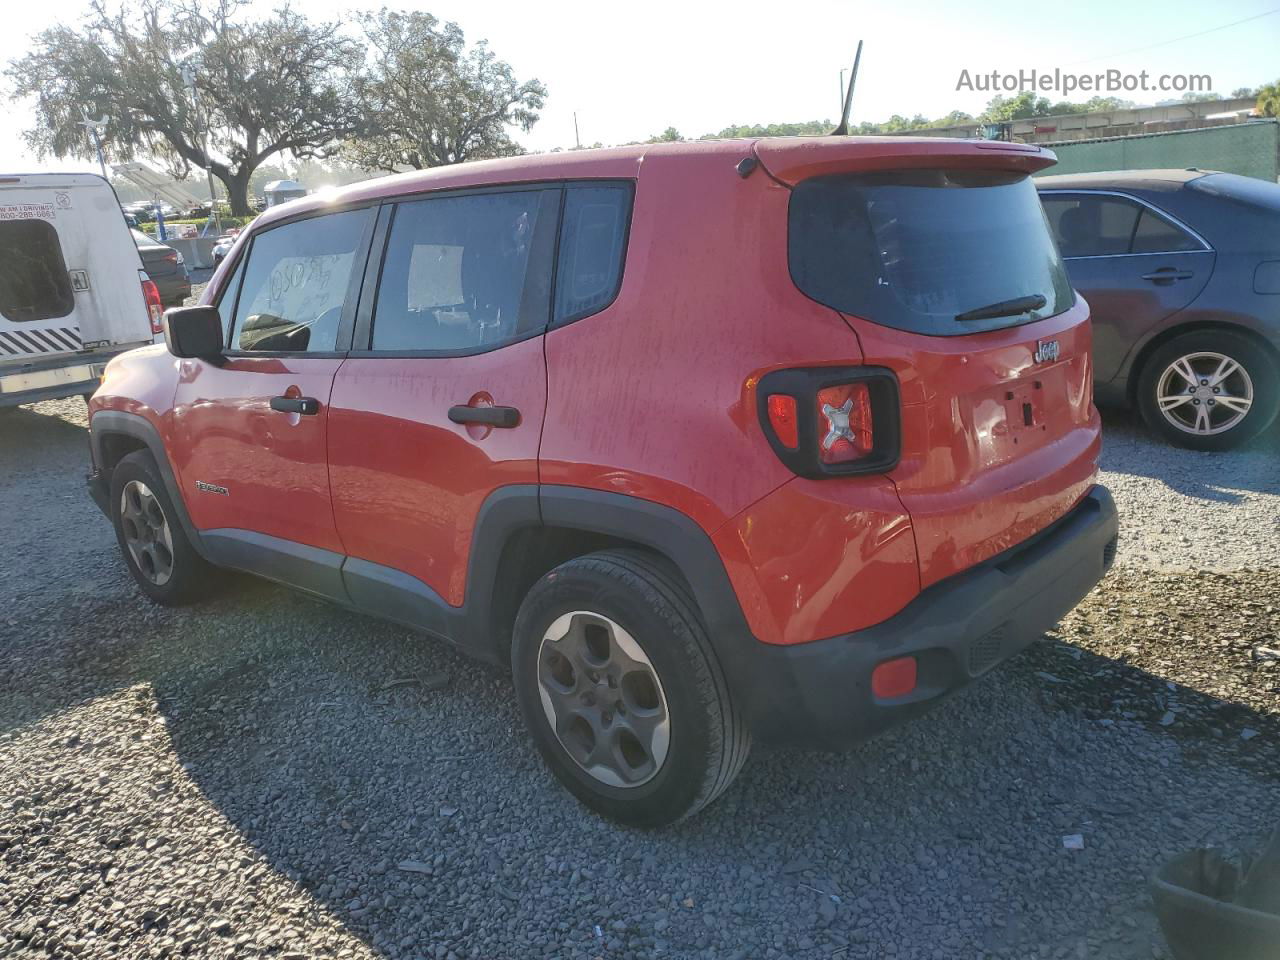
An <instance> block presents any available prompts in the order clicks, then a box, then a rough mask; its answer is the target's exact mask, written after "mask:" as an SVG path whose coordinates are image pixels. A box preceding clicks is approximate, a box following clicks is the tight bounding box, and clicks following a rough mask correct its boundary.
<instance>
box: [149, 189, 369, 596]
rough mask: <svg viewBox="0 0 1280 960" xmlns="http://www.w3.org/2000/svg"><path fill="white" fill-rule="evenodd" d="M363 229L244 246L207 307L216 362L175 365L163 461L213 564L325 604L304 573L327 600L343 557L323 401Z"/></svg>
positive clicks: (363, 219) (341, 342) (265, 237)
mask: <svg viewBox="0 0 1280 960" xmlns="http://www.w3.org/2000/svg"><path fill="white" fill-rule="evenodd" d="M375 217H376V209H374V208H364V209H356V210H346V211H341V212H336V213H329V214H324V215H321V216H314V217H309V218H306V219H302V220H296V221H291V222H287V223H285V224H282V225H280V226H276V227H271V228H268V229H266V230H264V231H263V232H261V233H258V234H255V236H254V237H253V239H252V242H251V244H250V245H249V247H248V249H247V250H246V251H245V252H244V253H243V254H242V255H241V256H240V258H239V263H238V265H237V266H236V268H235V270H234V273H233V275H232V278H231V280H230V282H229V283H228V284H227V286H226V287H225V288H224V292H223V294H222V296H221V299H220V301H219V302H218V304H217V306H218V308H219V311H220V312H221V314H222V318H223V324H224V327H225V328H226V329H227V337H228V340H227V344H228V348H227V353H226V357H225V359H224V360H223V361H222V362H220V363H209V362H206V361H203V360H180V361H178V363H180V364H181V369H180V372H179V384H178V389H177V394H176V397H175V402H174V416H173V425H174V427H173V430H174V438H173V450H174V453H175V459H176V461H177V463H176V466H177V469H178V472H179V475H180V477H181V482H182V486H183V496H184V499H185V500H186V502H187V504H188V507H189V510H190V514H191V518H192V522H193V523H194V524H195V526H196V527H197V528H198V529H199V530H201V531H203V532H204V534H205V536H204V537H203V539H204V541H205V542H206V543H207V544H208V545H209V547H210V550H211V552H214V553H215V554H217V557H216V558H217V559H221V560H222V561H223V562H226V563H228V564H230V565H233V566H238V567H242V568H248V569H253V570H256V571H257V572H263V573H265V574H266V575H267V576H274V577H276V578H277V579H282V580H288V581H290V582H295V583H297V585H299V586H304V587H308V586H310V587H313V588H315V589H317V591H318V592H322V593H329V592H333V591H332V590H329V589H326V588H325V586H324V584H321V583H319V582H315V583H313V582H311V581H310V580H308V579H307V578H308V576H309V574H308V569H309V568H310V567H313V566H318V567H324V568H326V569H327V571H328V572H327V573H326V574H325V575H324V578H325V579H326V580H327V584H328V586H329V587H332V586H334V584H335V583H336V582H339V581H340V578H339V577H338V574H337V568H338V561H337V559H335V558H340V556H341V554H342V552H343V551H342V542H341V540H340V539H339V537H338V532H337V529H336V527H335V525H334V521H333V508H332V500H331V497H330V493H329V476H328V467H327V462H326V456H327V447H328V431H329V399H330V393H331V391H332V387H333V378H334V374H335V373H336V372H337V370H338V368H339V366H340V365H341V364H342V360H343V357H345V356H346V351H347V349H348V348H349V345H350V340H351V330H352V328H353V325H354V316H355V304H356V299H357V296H358V293H359V285H360V282H361V279H362V276H363V272H364V268H365V262H366V259H367V256H368V246H369V242H370V237H371V235H372V228H373V223H374V219H375ZM317 551H318V552H317ZM288 557H292V558H294V560H295V561H296V562H295V565H294V567H292V568H287V567H283V566H281V564H282V563H283V562H284V558H288Z"/></svg>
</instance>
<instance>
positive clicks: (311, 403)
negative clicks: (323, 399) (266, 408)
mask: <svg viewBox="0 0 1280 960" xmlns="http://www.w3.org/2000/svg"><path fill="white" fill-rule="evenodd" d="M271 409H272V410H276V411H278V412H280V413H300V414H302V415H303V416H304V417H314V416H315V415H316V414H317V413H319V412H320V401H319V400H317V399H316V398H315V397H272V398H271Z"/></svg>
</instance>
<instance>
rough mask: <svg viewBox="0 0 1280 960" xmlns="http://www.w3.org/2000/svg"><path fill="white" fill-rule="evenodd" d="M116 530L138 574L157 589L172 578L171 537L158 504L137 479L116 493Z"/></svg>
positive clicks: (149, 490)
mask: <svg viewBox="0 0 1280 960" xmlns="http://www.w3.org/2000/svg"><path fill="white" fill-rule="evenodd" d="M120 527H121V529H122V530H123V531H124V542H125V546H127V547H128V548H129V555H130V556H131V557H133V562H134V564H135V565H136V566H137V568H138V570H139V571H141V573H142V575H143V576H144V577H146V578H147V580H149V581H150V582H151V583H153V584H155V585H156V586H157V587H162V586H164V585H165V584H166V583H168V582H169V578H170V577H172V576H173V535H172V533H171V532H170V530H169V520H168V518H167V517H166V516H165V515H164V508H163V507H161V506H160V501H159V500H157V499H156V495H155V494H154V493H152V492H151V488H150V487H148V486H147V485H146V484H145V483H143V482H142V481H141V480H130V481H129V482H128V483H126V484H125V485H124V489H122V490H121V491H120Z"/></svg>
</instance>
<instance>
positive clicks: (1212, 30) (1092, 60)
mask: <svg viewBox="0 0 1280 960" xmlns="http://www.w3.org/2000/svg"><path fill="white" fill-rule="evenodd" d="M1273 13H1280V7H1276V8H1275V9H1274V10H1267V11H1266V12H1264V13H1257V14H1254V15H1253V16H1252V17H1245V18H1244V19H1243V20H1233V21H1232V22H1231V23H1224V24H1222V25H1221V26H1217V27H1210V28H1209V29H1208V30H1201V31H1199V32H1198V33H1188V34H1187V35H1186V36H1183V37H1174V38H1173V39H1171V40H1161V41H1160V42H1159V43H1151V44H1148V45H1147V46H1145V47H1135V48H1134V49H1133V50H1121V51H1119V52H1118V53H1105V54H1103V55H1102V56H1100V57H1089V58H1088V59H1087V60H1075V61H1073V62H1071V63H1067V64H1064V66H1067V67H1074V66H1078V65H1079V64H1082V63H1095V62H1097V61H1098V60H1110V59H1111V58H1112V57H1125V56H1128V55H1129V54H1131V53H1142V52H1143V51H1145V50H1154V49H1155V48H1156V47H1167V46H1168V45H1169V44H1171V43H1180V42H1182V41H1183V40H1191V39H1193V38H1195V37H1203V36H1204V35H1205V34H1207V33H1217V32H1218V31H1219V30H1226V29H1228V28H1229V27H1238V26H1240V24H1242V23H1249V22H1250V21H1252V20H1261V19H1262V18H1263V17H1269V16H1271V15H1272V14H1273Z"/></svg>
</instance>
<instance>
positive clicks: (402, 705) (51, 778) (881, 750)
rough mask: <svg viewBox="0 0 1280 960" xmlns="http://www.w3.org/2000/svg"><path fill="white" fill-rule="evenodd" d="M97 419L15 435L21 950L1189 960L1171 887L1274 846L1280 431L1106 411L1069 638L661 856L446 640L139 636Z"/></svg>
mask: <svg viewBox="0 0 1280 960" xmlns="http://www.w3.org/2000/svg"><path fill="white" fill-rule="evenodd" d="M84 421H85V415H84V404H83V402H82V401H81V400H79V399H71V400H65V401H51V402H47V403H42V404H37V405H34V406H32V407H30V408H23V409H19V410H14V411H4V412H0V451H2V452H3V454H2V455H0V518H3V519H0V537H2V538H3V542H4V543H5V546H6V549H5V550H4V551H3V553H0V691H3V693H0V955H6V956H7V955H10V954H15V953H21V952H22V951H24V950H25V951H28V952H30V953H32V954H33V955H34V954H41V953H43V954H46V955H51V956H71V955H74V956H78V957H82V958H109V957H120V956H127V957H130V958H159V957H175V956H181V955H187V956H199V957H211V958H219V960H221V958H231V957H236V958H242V957H264V958H265V957H291V958H294V960H301V958H303V957H306V958H345V960H365V958H374V957H377V958H391V960H418V958H428V957H430V958H440V960H448V958H450V957H455V958H459V960H461V958H485V960H506V958H511V960H524V958H534V957H548V958H570V960H577V958H582V960H588V958H596V957H603V958H609V957H620V958H630V957H634V958H641V957H643V958H648V957H678V958H684V957H732V956H738V957H753V958H755V957H769V958H781V957H796V958H800V957H839V958H854V957H893V958H900V960H907V958H932V957H943V958H953V957H1007V958H1018V960H1022V958H1026V957H1034V956H1042V957H1070V958H1076V957H1083V956H1087V957H1090V958H1091V960H1092V958H1101V960H1131V958H1133V957H1139V956H1153V957H1161V956H1167V955H1168V951H1167V947H1166V946H1165V944H1164V943H1163V941H1162V940H1161V938H1160V936H1159V933H1158V931H1157V928H1156V922H1155V919H1154V916H1153V914H1152V911H1151V905H1150V898H1149V894H1148V891H1147V882H1148V879H1149V877H1150V874H1151V872H1152V871H1153V870H1154V869H1155V868H1156V867H1157V866H1158V865H1159V864H1160V863H1161V862H1162V861H1163V860H1164V859H1166V858H1167V857H1169V856H1171V855H1173V854H1175V853H1178V852H1180V851H1182V850H1184V849H1187V848H1189V847H1192V846H1195V845H1197V844H1200V843H1223V844H1227V845H1231V846H1236V847H1245V848H1248V847H1249V846H1256V844H1257V842H1258V841H1259V840H1260V839H1261V838H1262V837H1263V836H1264V834H1265V833H1266V832H1267V831H1268V830H1269V829H1270V827H1271V826H1272V825H1273V820H1274V811H1275V802H1274V797H1275V794H1276V788H1277V781H1278V780H1280V758H1278V756H1277V743H1278V742H1280V666H1278V665H1277V663H1276V661H1274V660H1268V659H1266V658H1262V659H1259V658H1256V657H1254V656H1253V651H1254V650H1255V649H1257V648H1259V647H1265V648H1270V649H1277V648H1280V542H1278V541H1280V536H1277V532H1278V531H1280V526H1278V525H1280V488H1278V486H1277V484H1278V483H1280V444H1278V443H1277V437H1276V431H1272V432H1271V433H1270V434H1269V435H1268V436H1267V437H1265V438H1263V439H1261V440H1259V441H1258V442H1256V443H1255V444H1254V445H1253V446H1252V447H1251V448H1250V449H1247V450H1244V451H1239V452H1235V453H1229V454H1225V455H1215V456H1207V455H1205V456H1201V455H1198V454H1189V453H1187V452H1185V451H1180V450H1174V449H1173V448H1170V447H1165V446H1162V445H1161V444H1159V443H1157V442H1156V441H1154V440H1153V439H1152V438H1150V437H1149V436H1147V435H1146V433H1145V432H1144V431H1143V430H1142V429H1141V427H1139V426H1138V425H1137V424H1135V423H1134V422H1133V421H1132V418H1126V417H1115V416H1112V415H1108V416H1107V422H1106V441H1105V446H1104V452H1103V462H1104V467H1105V475H1104V481H1105V482H1106V483H1108V485H1110V486H1111V487H1112V489H1113V491H1114V492H1115V494H1116V498H1117V500H1118V502H1119V504H1120V508H1121V511H1122V524H1123V530H1124V533H1123V540H1122V545H1121V549H1120V554H1119V558H1118V561H1117V566H1116V568H1115V570H1114V571H1113V573H1112V576H1111V577H1109V578H1108V580H1107V581H1105V582H1104V583H1103V584H1102V585H1101V586H1100V587H1099V588H1098V589H1097V590H1096V591H1095V592H1094V593H1093V594H1092V595H1091V596H1090V597H1089V598H1087V599H1086V601H1085V602H1084V603H1083V604H1082V606H1081V607H1080V608H1079V609H1078V610H1076V611H1074V612H1073V613H1071V614H1070V615H1068V616H1067V617H1066V618H1065V619H1064V621H1063V623H1062V624H1061V625H1060V626H1059V628H1058V629H1057V630H1055V631H1053V632H1052V633H1051V634H1050V635H1049V636H1048V637H1047V638H1046V639H1045V641H1044V642H1041V643H1038V644H1036V645H1034V646H1033V647H1032V648H1031V649H1029V650H1028V651H1027V652H1026V653H1025V654H1023V655H1022V656H1020V657H1018V658H1016V659H1014V660H1013V661H1011V662H1009V663H1007V664H1005V665H1003V666H1001V667H1000V668H998V669H997V670H995V671H993V673H992V674H991V675H990V676H988V677H986V678H984V679H983V680H982V681H980V682H979V683H977V684H975V685H974V686H973V687H971V688H970V689H968V690H966V691H964V692H962V693H960V694H959V695H957V696H956V697H954V698H952V699H951V700H949V701H948V702H947V703H945V704H943V705H942V706H940V707H939V708H938V709H937V710H935V711H933V712H931V713H930V714H928V715H926V716H924V717H922V718H920V719H919V720H917V721H916V722H914V723H912V724H910V725H908V726H905V727H902V728H900V729H897V730H893V731H890V732H889V733H887V734H885V735H884V736H881V737H879V738H877V739H876V740H873V741H872V742H870V743H868V744H866V745H865V746H863V747H861V748H859V749H858V750H856V751H854V752H852V753H850V754H848V755H845V756H828V755H824V754H818V753H807V752H786V753H774V754H770V753H767V752H764V751H760V752H758V753H757V755H755V756H754V757H753V758H752V760H751V762H750V763H748V765H747V766H746V768H745V769H744V771H743V773H742V775H741V776H740V778H739V780H738V781H737V783H736V784H735V785H734V786H733V787H732V788H731V789H730V790H729V791H728V792H727V793H726V794H725V796H723V797H722V798H720V800H719V801H717V803H715V804H714V805H712V806H711V807H710V808H708V809H707V810H706V811H704V812H703V813H702V814H701V815H699V816H698V817H696V818H695V819H693V820H692V821H690V822H688V823H684V824H680V825H678V826H676V827H674V828H671V829H668V830H663V831H658V832H640V831H635V830H628V829H623V828H619V827H617V826H614V825H612V824H609V823H606V822H604V821H602V820H600V819H598V818H596V817H594V816H592V815H591V814H589V813H587V812H586V811H584V810H583V809H582V808H581V807H579V806H578V805H577V804H576V803H575V802H574V801H573V800H572V799H571V798H570V797H569V795H568V794H567V793H565V792H564V791H563V790H562V789H561V788H560V787H559V786H558V784H557V783H556V782H555V781H554V779H553V778H552V777H551V776H550V775H549V774H548V773H547V771H546V770H545V769H544V768H543V767H542V765H541V763H540V762H539V761H538V760H537V758H536V756H535V754H534V751H533V749H532V747H531V746H530V744H529V741H528V738H527V737H526V735H525V734H524V732H523V729H522V727H521V724H520V720H519V716H518V713H517V711H516V709H515V707H514V703H513V699H512V696H511V688H510V684H509V682H508V681H507V680H506V679H505V678H504V677H503V676H502V675H501V673H500V672H499V671H497V670H494V669H492V668H489V667H485V666H483V665H480V664H477V663H473V662H471V661H469V660H466V659H464V658H463V657H461V656H459V655H457V654H455V653H453V652H452V651H450V650H449V649H448V648H447V647H445V646H444V645H442V644H437V643H433V642H431V641H429V640H425V639H423V638H421V637H418V636H416V635H412V634H409V633H407V632H406V631H404V630H402V629H400V628H398V627H396V626H393V625H388V624H385V623H380V622H377V621H374V620H370V619H367V618H363V617H359V616H356V615H353V614H349V613H347V612H345V611H342V610H339V609H336V608H334V607H330V606H327V605H324V604H322V603H319V602H317V601H314V600H312V599H309V598H307V597H304V596H302V595H300V594H295V593H292V592H290V591H287V590H284V589H282V588H279V587H276V586H273V585H271V584H268V583H265V582H259V581H254V580H249V579H237V580H236V581H235V582H234V583H233V584H232V587H231V589H229V590H228V591H227V592H225V593H224V594H223V595H221V596H220V597H218V598H217V599H214V600H211V601H209V602H207V603H204V604H202V605H199V606H195V607H191V608H186V609H182V610H168V609H162V608H158V607H154V606H151V605H149V604H147V603H146V602H145V601H144V600H143V599H142V598H141V597H140V595H139V594H138V592H137V590H136V589H135V588H134V587H133V585H132V583H131V582H130V581H129V579H128V577H127V575H126V573H125V570H124V567H123V565H122V564H121V562H120V560H119V558H118V556H117V553H116V550H117V548H116V544H115V542H114V538H113V536H112V533H111V530H110V527H109V525H108V524H107V522H106V521H105V519H103V518H102V517H101V516H100V515H99V514H98V512H97V510H96V508H95V507H94V506H93V505H92V503H91V502H90V501H89V499H88V497H87V496H86V494H85V492H84V487H83V479H82V478H83V474H84V471H85V436H84ZM434 677H446V678H448V681H447V683H436V682H428V679H427V678H434ZM403 678H422V680H423V682H421V683H410V684H400V685H394V686H390V687H388V686H387V685H388V684H394V683H395V681H397V680H401V679H403ZM1170 713H1172V714H1174V715H1175V717H1176V722H1174V723H1172V724H1170V725H1169V726H1167V727H1166V726H1161V724H1160V720H1161V719H1162V718H1163V717H1164V716H1165V715H1166V714H1170ZM446 809H449V810H451V811H452V815H448V816H442V815H441V814H442V813H443V812H444V811H445V810H446ZM1074 834H1080V835H1081V836H1083V837H1084V838H1085V846H1084V849H1083V850H1067V849H1064V847H1063V842H1062V838H1063V837H1065V836H1071V835H1074ZM406 864H413V865H414V867H415V869H409V870H406V869H405V865H406ZM833 896H836V897H839V902H837V901H836V900H833V899H832V897H833ZM597 928H598V929H599V931H600V932H599V934H597V932H596V931H597Z"/></svg>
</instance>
